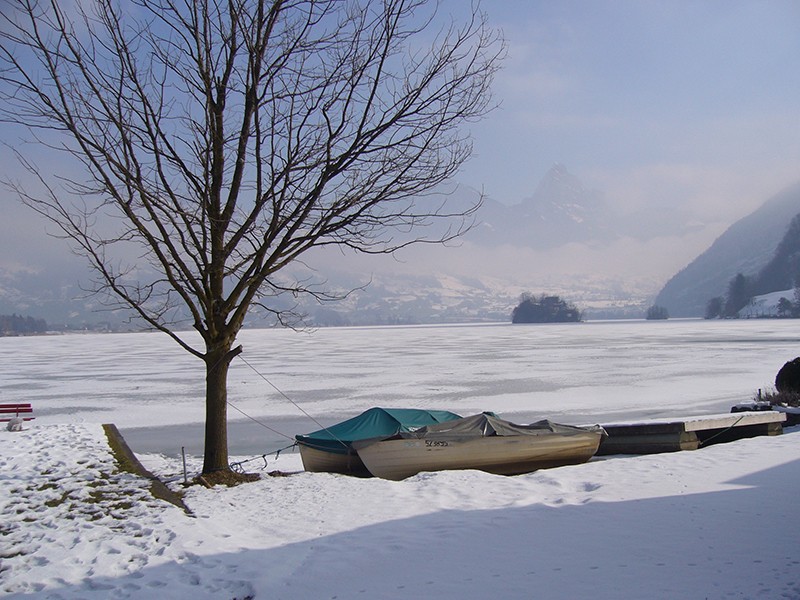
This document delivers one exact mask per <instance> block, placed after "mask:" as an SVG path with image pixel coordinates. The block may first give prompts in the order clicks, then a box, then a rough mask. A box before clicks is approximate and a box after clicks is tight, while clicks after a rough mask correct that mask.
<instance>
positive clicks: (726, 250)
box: [655, 183, 800, 317]
mask: <svg viewBox="0 0 800 600" xmlns="http://www.w3.org/2000/svg"><path fill="white" fill-rule="evenodd" d="M798 213H800V183H798V184H795V185H793V186H791V187H789V188H787V189H785V190H783V191H782V192H780V193H779V194H777V195H775V196H773V197H772V198H770V199H769V200H768V201H767V202H765V203H764V205H763V206H761V208H759V209H758V210H756V211H755V212H753V213H751V214H750V215H748V216H746V217H744V218H743V219H740V220H739V221H737V222H736V223H734V224H733V225H731V226H730V227H729V228H728V230H727V231H725V233H723V234H722V235H721V236H720V237H719V238H717V240H716V241H715V242H714V243H713V244H712V245H711V247H710V248H709V249H708V250H706V251H705V252H703V254H701V255H700V256H698V257H697V258H696V259H695V260H694V261H692V262H691V263H690V264H689V265H688V266H687V267H686V268H684V269H683V270H681V271H680V272H679V273H678V274H677V275H675V276H674V277H672V279H670V280H669V281H668V282H667V284H666V285H665V286H664V288H663V289H662V290H661V292H660V293H659V294H658V296H657V297H656V299H655V304H658V305H660V306H664V307H666V308H667V310H668V311H669V314H670V315H671V316H673V317H701V316H703V315H704V313H705V308H706V304H707V303H708V301H709V299H711V298H713V297H715V296H724V295H725V293H726V292H727V289H728V283H729V282H730V280H731V279H732V278H733V277H735V276H736V274H737V273H744V274H746V275H754V274H757V273H759V272H760V271H761V270H762V269H763V268H764V267H765V266H766V265H767V264H769V263H770V261H771V260H772V259H773V258H774V256H775V251H776V249H777V247H778V244H779V243H780V242H781V240H782V238H783V237H784V235H785V234H786V231H787V229H788V227H789V224H790V223H791V221H792V219H793V218H794V217H795V215H797V214H798Z"/></svg>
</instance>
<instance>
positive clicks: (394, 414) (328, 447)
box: [295, 408, 461, 454]
mask: <svg viewBox="0 0 800 600" xmlns="http://www.w3.org/2000/svg"><path fill="white" fill-rule="evenodd" d="M460 418H461V416H460V415H457V414H455V413H451V412H448V411H446V410H421V409H417V408H370V409H369V410H367V411H365V412H363V413H361V414H360V415H358V416H357V417H353V418H352V419H347V420H346V421H342V422H341V423H337V424H336V425H331V426H330V427H328V428H326V429H320V430H319V431H314V432H313V433H308V434H306V435H296V436H295V439H296V440H297V441H298V442H299V443H301V444H306V445H307V446H311V447H312V448H316V449H318V450H324V451H327V452H334V453H336V454H347V453H349V452H350V451H351V444H352V443H353V442H355V441H356V440H366V439H371V438H388V437H392V436H393V435H397V434H398V433H408V432H411V431H415V430H416V429H419V428H420V427H424V426H426V425H435V424H436V423H444V422H445V421H452V420H454V419H460Z"/></svg>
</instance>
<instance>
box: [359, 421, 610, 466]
mask: <svg viewBox="0 0 800 600" xmlns="http://www.w3.org/2000/svg"><path fill="white" fill-rule="evenodd" d="M604 435H605V430H604V429H603V428H602V427H600V426H599V425H595V426H591V427H574V426H571V425H560V424H558V423H553V422H551V421H548V420H543V421H537V422H536V423H532V424H530V425H517V424H516V423H512V422H510V421H505V420H503V419H501V418H499V417H497V416H496V415H494V414H492V413H481V414H478V415H472V416H469V417H464V418H462V419H458V420H452V421H447V422H445V423H441V424H436V425H429V426H426V427H423V428H421V429H418V430H416V431H410V432H400V433H398V434H396V435H394V436H392V437H391V438H389V439H383V440H376V439H372V440H360V441H357V442H354V443H353V447H354V448H355V449H356V451H357V452H358V456H359V458H360V459H361V461H362V462H363V464H364V466H365V467H366V468H367V469H368V470H369V472H370V473H372V474H373V475H374V476H376V477H381V478H383V479H391V480H395V481H399V480H401V479H405V478H406V477H411V476H412V475H416V474H417V473H421V472H423V471H446V470H456V469H478V470H481V471H486V472H488V473H495V474H498V475H520V474H523V473H530V472H531V471H536V470H538V469H546V468H551V467H560V466H563V465H573V464H580V463H584V462H586V461H588V460H589V459H590V458H591V457H592V456H594V455H595V453H596V452H597V449H598V447H599V445H600V442H601V440H602V439H603V437H604Z"/></svg>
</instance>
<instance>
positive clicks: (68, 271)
mask: <svg viewBox="0 0 800 600" xmlns="http://www.w3.org/2000/svg"><path fill="white" fill-rule="evenodd" d="M479 200H480V194H479V193H478V192H477V191H475V190H473V189H470V188H467V187H464V186H455V187H454V188H453V189H452V190H450V193H448V194H447V195H446V196H445V195H439V196H436V195H432V196H428V197H426V198H420V199H419V200H418V201H419V202H427V203H430V204H429V206H430V207H431V208H430V209H429V210H435V207H437V206H439V205H442V203H443V202H445V201H446V203H447V204H446V210H447V211H448V212H450V213H451V214H452V213H458V212H461V211H466V210H468V209H469V208H470V207H473V206H475V204H476V203H477V202H479ZM616 204H619V202H617V203H615V202H614V201H613V199H610V200H609V199H607V198H606V197H605V195H604V194H603V193H602V192H601V191H598V190H594V189H591V188H589V187H587V186H584V185H583V183H582V182H581V181H580V179H579V178H578V177H576V176H575V175H573V174H571V173H570V172H569V171H568V170H567V169H566V167H564V166H563V165H559V164H556V165H554V166H553V167H552V168H551V169H550V170H549V171H548V172H547V173H546V175H545V176H544V177H543V179H542V180H541V182H540V183H539V184H538V185H537V186H536V188H535V189H534V190H533V193H532V194H531V195H530V196H528V197H527V198H525V199H524V200H522V201H521V202H518V203H516V204H505V203H502V202H498V201H496V200H494V199H491V198H486V199H484V202H483V204H482V206H481V207H480V209H479V210H478V211H477V213H476V214H475V224H474V227H473V228H472V229H471V230H470V231H468V232H467V233H466V235H464V236H463V237H462V238H460V239H459V240H457V241H455V242H453V243H452V244H448V245H446V246H441V245H436V244H434V245H416V246H410V247H408V248H404V249H403V250H401V251H398V252H397V253H396V254H395V255H394V256H385V255H379V256H364V255H358V254H356V253H353V252H349V251H347V250H346V249H345V250H342V249H335V248H328V249H320V250H315V251H313V252H311V253H309V254H307V255H304V256H303V260H302V261H297V262H296V263H295V264H293V265H291V266H290V268H289V269H287V271H285V272H283V273H282V274H283V275H286V276H290V275H291V276H293V277H296V278H297V280H298V281H305V282H314V283H316V284H317V285H318V287H317V290H318V291H322V290H333V291H338V293H339V294H340V295H341V296H346V297H345V298H344V299H343V300H341V301H338V302H330V303H329V302H323V303H319V302H317V300H315V299H314V298H304V297H299V298H297V299H294V298H286V299H284V298H271V299H269V302H270V304H271V305H272V303H275V302H284V301H285V305H283V304H280V305H276V306H277V307H279V308H281V309H287V310H289V309H292V308H296V309H297V311H298V312H300V313H303V314H305V315H307V316H308V320H309V322H311V323H313V324H316V325H337V324H352V325H370V324H382V323H441V322H459V321H460V322H469V321H497V320H506V319H510V318H511V311H512V309H513V308H514V306H516V305H517V303H518V302H519V298H520V294H522V293H524V292H530V293H534V294H543V293H544V294H549V295H558V296H560V297H562V298H564V299H565V300H567V301H568V302H571V303H574V304H576V305H577V306H578V308H580V309H581V310H582V311H583V313H584V314H585V315H586V316H587V318H613V317H625V318H630V317H642V316H643V315H644V313H645V310H646V308H647V306H648V305H649V304H650V303H651V302H652V298H653V296H654V294H655V293H656V291H657V290H658V289H659V288H660V287H661V285H662V284H663V282H664V280H665V279H666V278H667V277H668V276H669V275H670V274H671V273H674V272H675V269H676V267H677V265H679V264H681V262H683V261H688V260H689V259H690V258H691V257H693V256H696V255H697V253H698V252H699V250H700V248H701V247H706V246H707V244H708V241H709V239H710V238H711V236H712V235H716V234H717V233H718V232H719V231H720V230H721V226H720V225H719V224H716V223H712V224H708V223H699V225H698V222H697V221H696V220H695V219H693V218H692V216H691V215H689V214H686V213H682V212H681V211H678V210H673V211H671V212H670V213H669V214H668V215H667V214H665V213H664V211H663V209H658V208H654V207H653V206H652V203H648V202H642V203H641V204H642V206H646V207H648V209H647V210H643V211H641V212H639V213H625V214H623V213H621V212H620V211H619V210H617V209H616V208H615V206H616ZM446 232H447V230H446V229H444V228H443V225H442V224H440V225H439V226H438V227H431V228H430V229H429V230H427V232H426V231H425V230H424V229H423V230H422V231H419V230H416V229H415V230H414V231H413V232H411V233H410V234H408V233H406V235H420V234H421V235H426V233H427V235H428V236H429V237H437V236H440V235H446ZM397 235H398V239H401V238H400V236H402V235H403V232H398V233H397ZM24 241H25V240H21V242H20V243H22V242H24ZM51 254H55V253H53V252H51ZM61 254H62V255H64V254H65V253H64V252H63V250H62V251H61ZM16 256H17V257H18V259H17V261H16V262H14V263H13V264H12V265H11V267H9V266H6V270H5V271H4V270H3V266H4V265H3V263H1V262H0V314H12V313H17V314H23V315H31V316H33V317H36V318H44V319H45V320H46V321H47V322H48V323H49V324H52V325H54V326H59V327H70V328H75V327H84V326H88V327H96V326H97V324H98V323H101V324H102V323H105V324H104V325H101V326H103V327H107V328H116V327H127V326H128V325H127V324H125V322H124V312H123V311H118V312H110V311H109V310H108V308H107V307H106V308H105V311H103V308H104V307H103V305H102V303H101V302H100V301H99V300H98V299H97V298H96V297H93V296H87V295H86V294H85V293H84V292H83V291H82V288H86V287H90V286H89V285H87V282H88V281H89V280H90V274H89V273H88V270H86V269H84V268H83V266H82V263H80V262H79V260H78V259H75V258H74V257H71V256H69V255H66V256H65V257H64V258H63V260H62V263H61V264H58V265H57V266H55V265H56V264H57V263H56V262H55V261H54V260H53V259H50V261H49V262H48V261H47V260H44V259H43V258H41V257H39V260H38V261H37V260H36V258H37V257H36V256H34V254H33V253H32V252H30V251H26V252H22V251H20V252H17V254H16ZM67 258H70V259H72V260H73V261H77V262H72V263H69V267H67V265H66V264H65V262H64V261H66V260H67ZM8 264H10V263H9V261H6V265H8ZM12 268H13V270H11V269H12ZM285 283H290V282H285ZM351 290H355V291H353V292H352V293H349V294H348V292H350V291H351ZM101 311H102V312H101ZM670 314H674V313H673V312H672V310H670ZM268 318H269V314H258V312H257V311H254V313H253V314H252V315H251V316H250V317H249V318H248V324H250V325H253V326H258V325H267V324H269V322H268Z"/></svg>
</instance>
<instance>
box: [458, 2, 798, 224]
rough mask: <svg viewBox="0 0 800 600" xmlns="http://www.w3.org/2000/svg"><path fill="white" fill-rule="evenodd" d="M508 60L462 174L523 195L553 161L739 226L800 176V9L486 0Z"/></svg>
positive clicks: (612, 195)
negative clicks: (494, 103)
mask: <svg viewBox="0 0 800 600" xmlns="http://www.w3.org/2000/svg"><path fill="white" fill-rule="evenodd" d="M483 8H484V10H485V11H486V12H487V14H488V16H489V20H490V22H491V23H492V24H494V25H495V26H497V27H499V28H501V29H502V30H503V32H504V35H505V38H506V41H507V44H508V57H507V60H506V61H505V65H504V69H503V71H501V73H500V74H499V75H498V76H497V78H496V82H495V87H494V93H495V97H496V99H497V100H498V102H499V103H500V106H499V108H498V109H497V110H496V111H495V112H494V113H492V114H491V115H490V116H489V117H488V118H486V119H485V120H484V121H483V122H482V123H480V124H479V125H477V126H475V127H474V128H473V135H474V137H475V154H474V157H473V159H472V160H471V161H470V162H469V163H468V165H467V166H466V168H465V169H464V170H463V172H462V173H461V174H460V176H459V179H460V180H461V181H463V182H464V183H466V184H468V185H470V186H472V187H475V188H476V189H479V190H480V189H482V190H484V191H485V192H486V193H487V194H488V195H489V196H490V197H492V198H494V199H496V200H499V201H502V202H508V203H516V202H519V201H521V200H522V199H524V198H526V197H528V196H530V195H532V194H533V192H534V190H535V189H536V186H537V184H538V182H539V181H540V180H541V178H542V177H543V175H544V174H545V173H546V172H547V170H548V169H549V168H550V167H551V166H552V165H553V164H554V163H561V164H563V165H565V166H566V167H567V168H568V169H569V170H570V171H571V172H572V173H574V174H575V175H577V176H578V177H579V178H580V179H581V180H582V181H583V182H584V184H585V185H587V186H588V187H591V188H596V189H598V190H600V191H602V192H603V193H604V194H605V195H606V197H607V199H608V200H609V201H611V202H613V203H615V204H616V205H617V206H619V207H621V208H623V209H625V208H630V209H631V210H633V209H635V208H638V207H642V206H646V205H648V204H655V205H670V204H677V205H685V206H690V207H692V208H693V209H694V210H695V211H696V212H697V214H698V217H699V218H702V219H704V220H708V219H715V218H716V219H723V220H726V221H730V222H732V221H735V220H736V219H737V218H739V217H741V216H744V215H745V214H747V213H749V212H751V211H752V210H754V209H755V208H757V207H758V206H759V205H760V204H761V203H763V201H765V200H766V199H767V198H768V197H769V196H771V195H773V194H775V193H777V192H778V191H780V190H781V189H782V188H783V187H785V186H787V185H789V184H791V183H794V182H795V181H797V180H798V179H800V111H798V101H797V99H798V98H800V4H798V3H797V2H793V1H782V0H774V1H760V2H753V1H748V2H737V1H733V2H728V1H725V2H722V1H710V2H708V1H707V2H685V1H669V2H665V1H654V2H653V1H650V2H639V1H601V2H585V1H576V0H566V1H560V2H528V1H525V0H485V1H484V3H483Z"/></svg>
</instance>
